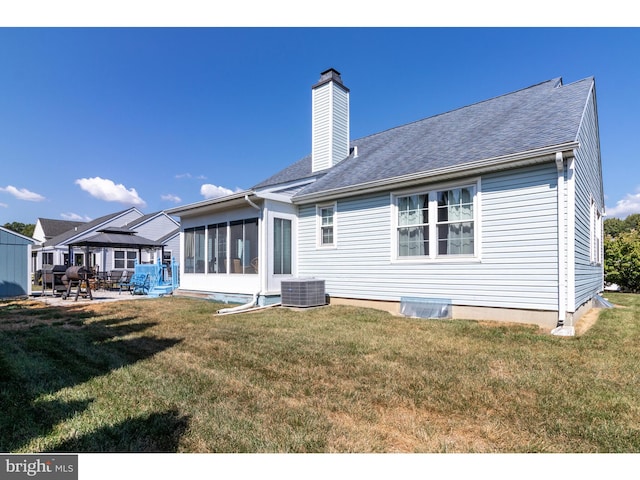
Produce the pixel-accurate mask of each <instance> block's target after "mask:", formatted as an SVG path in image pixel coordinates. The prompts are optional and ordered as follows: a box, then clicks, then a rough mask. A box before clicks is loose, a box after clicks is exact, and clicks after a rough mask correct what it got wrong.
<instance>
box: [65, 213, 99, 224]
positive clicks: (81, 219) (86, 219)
mask: <svg viewBox="0 0 640 480" xmlns="http://www.w3.org/2000/svg"><path fill="white" fill-rule="evenodd" d="M60 216H61V217H62V218H63V219H64V220H71V221H73V222H89V221H91V218H90V217H87V216H86V215H85V216H84V217H83V216H82V215H78V214H77V213H73V212H68V213H61V214H60Z"/></svg>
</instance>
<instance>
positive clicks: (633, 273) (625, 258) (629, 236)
mask: <svg viewBox="0 0 640 480" xmlns="http://www.w3.org/2000/svg"><path fill="white" fill-rule="evenodd" d="M604 279H605V282H608V283H615V284H617V285H618V286H620V287H621V288H622V289H624V290H630V291H632V292H637V291H640V233H639V232H638V230H632V231H630V232H624V233H621V234H619V235H618V236H617V237H612V236H610V235H607V236H606V237H605V239H604Z"/></svg>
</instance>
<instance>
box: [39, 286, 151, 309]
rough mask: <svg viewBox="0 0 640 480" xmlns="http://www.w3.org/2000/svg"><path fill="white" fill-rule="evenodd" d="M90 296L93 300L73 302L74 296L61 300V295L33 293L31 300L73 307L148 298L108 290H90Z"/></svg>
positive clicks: (85, 298) (86, 298)
mask: <svg viewBox="0 0 640 480" xmlns="http://www.w3.org/2000/svg"><path fill="white" fill-rule="evenodd" d="M91 295H92V296H93V300H92V299H90V298H88V297H84V296H82V295H80V296H79V297H78V300H75V299H74V298H75V297H74V296H70V297H68V298H67V299H66V300H64V299H63V298H62V296H61V295H55V296H54V295H51V294H47V295H43V294H42V292H33V294H32V295H31V298H32V299H34V300H38V301H41V302H43V303H45V304H47V305H52V306H60V307H64V306H73V305H79V304H93V303H103V302H117V301H122V300H138V299H141V298H149V297H148V296H147V295H131V293H130V292H128V291H126V290H123V291H122V292H120V291H118V290H108V289H98V290H91Z"/></svg>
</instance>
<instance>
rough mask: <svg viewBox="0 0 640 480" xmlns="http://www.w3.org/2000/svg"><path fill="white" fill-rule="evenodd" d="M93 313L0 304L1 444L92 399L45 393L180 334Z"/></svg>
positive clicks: (20, 443)
mask: <svg viewBox="0 0 640 480" xmlns="http://www.w3.org/2000/svg"><path fill="white" fill-rule="evenodd" d="M95 319H96V314H95V313H93V312H88V311H87V310H85V309H81V308H78V309H75V308H67V307H65V308H60V307H50V306H47V307H38V308H21V307H20V305H17V306H16V305H15V304H7V303H3V304H0V451H4V452H13V451H16V450H19V449H21V448H24V447H25V446H26V445H28V443H29V442H30V441H31V440H32V439H34V438H37V437H40V436H44V435H47V434H49V433H50V432H51V430H52V429H53V427H54V426H55V425H57V424H59V423H60V422H62V421H64V420H66V419H69V418H71V417H73V416H75V415H77V414H78V413H80V412H82V411H84V410H86V409H87V407H88V406H89V404H90V403H91V402H92V401H93V399H82V400H74V401H70V402H64V401H60V400H57V399H48V398H46V396H47V395H51V394H54V393H56V392H58V391H59V390H61V389H63V388H68V387H73V386H76V385H79V384H82V383H84V382H86V381H88V380H90V379H91V378H94V377H98V376H102V375H106V374H108V373H109V372H111V371H113V370H115V369H118V368H121V367H124V366H127V365H131V364H134V363H136V362H139V361H141V360H144V359H147V358H150V357H152V356H153V355H155V354H157V353H159V352H162V351H164V350H167V349H169V348H171V347H173V346H175V345H176V344H178V343H180V342H181V340H180V339H177V338H160V337H156V336H154V335H151V334H149V333H148V332H147V333H145V332H146V331H147V330H148V329H150V328H152V327H153V326H155V325H157V323H154V322H143V321H140V320H138V319H137V318H136V317H126V318H117V319H115V320H114V319H113V318H109V317H105V318H103V319H98V320H95ZM89 320H91V321H89Z"/></svg>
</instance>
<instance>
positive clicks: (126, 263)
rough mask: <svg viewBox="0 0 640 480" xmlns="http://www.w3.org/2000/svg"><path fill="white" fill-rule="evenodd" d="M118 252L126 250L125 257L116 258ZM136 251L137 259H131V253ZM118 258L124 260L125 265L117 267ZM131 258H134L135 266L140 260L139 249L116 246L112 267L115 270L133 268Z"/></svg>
mask: <svg viewBox="0 0 640 480" xmlns="http://www.w3.org/2000/svg"><path fill="white" fill-rule="evenodd" d="M116 252H124V258H123V259H119V258H118V259H116ZM130 252H131V253H134V254H135V259H130V258H129V253H130ZM116 260H122V261H124V267H116ZM130 260H133V262H134V263H133V265H134V267H135V264H136V261H137V260H138V251H137V250H133V249H131V248H114V249H113V262H112V269H113V270H133V268H134V267H131V268H130V267H129V266H128V263H129V261H130Z"/></svg>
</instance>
